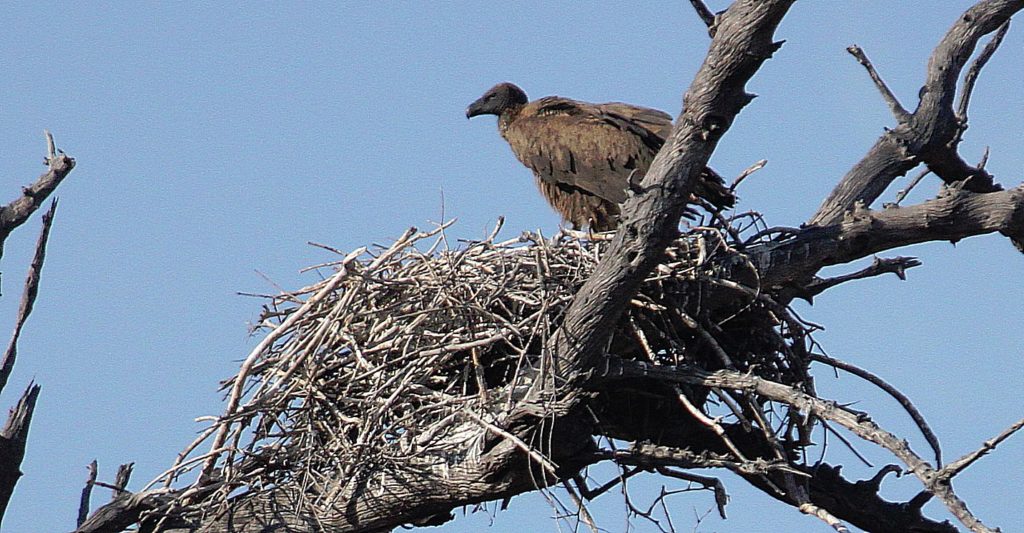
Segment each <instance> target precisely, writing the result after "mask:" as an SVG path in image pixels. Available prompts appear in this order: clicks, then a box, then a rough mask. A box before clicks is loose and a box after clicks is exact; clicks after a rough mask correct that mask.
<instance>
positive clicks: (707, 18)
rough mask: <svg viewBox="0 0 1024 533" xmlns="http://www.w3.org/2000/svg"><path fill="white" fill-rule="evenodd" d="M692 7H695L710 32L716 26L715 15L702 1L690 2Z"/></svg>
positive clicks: (692, 0)
mask: <svg viewBox="0 0 1024 533" xmlns="http://www.w3.org/2000/svg"><path fill="white" fill-rule="evenodd" d="M690 5H692V6H693V9H694V11H696V12H697V16H698V17H700V20H701V21H703V22H704V25H705V26H707V27H708V29H709V30H710V29H711V28H712V27H713V26H714V25H715V14H714V13H712V12H711V10H710V9H708V6H707V5H706V4H704V2H703V1H702V0H690Z"/></svg>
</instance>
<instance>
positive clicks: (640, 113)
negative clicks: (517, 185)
mask: <svg viewBox="0 0 1024 533" xmlns="http://www.w3.org/2000/svg"><path fill="white" fill-rule="evenodd" d="M478 115H497V117H498V132H499V133H501V136H502V137H504V139H505V140H506V141H508V144H509V146H511V147H512V152H513V153H515V156H516V158H517V159H519V161H520V162H522V163H523V164H524V165H526V166H527V167H528V168H529V169H530V170H532V171H533V175H534V177H535V178H536V181H537V187H538V188H540V192H541V194H543V195H544V198H545V199H547V201H548V203H549V204H551V207H553V208H554V209H555V211H558V213H559V214H561V215H562V218H563V219H564V220H565V221H566V222H568V223H570V224H572V225H573V227H574V228H575V229H582V228H583V227H584V226H589V227H590V229H591V230H593V231H610V230H613V229H615V227H616V226H617V225H618V218H619V204H621V203H622V202H623V201H624V200H625V199H626V189H627V188H628V187H629V181H630V177H631V175H632V174H634V173H636V176H635V179H639V178H642V177H643V175H644V174H645V173H646V172H647V168H648V167H650V165H651V161H653V160H654V155H655V154H657V153H658V150H659V149H661V145H662V144H664V143H665V140H666V139H667V138H668V136H669V134H670V133H671V132H672V117H671V116H669V115H668V114H667V113H664V112H662V111H658V110H656V109H650V108H646V107H640V106H635V105H630V104H624V103H621V102H612V103H607V104H591V103H587V102H580V101H576V100H570V99H569V98H562V97H559V96H547V97H544V98H541V99H539V100H534V101H533V102H530V101H529V100H527V98H526V93H525V92H523V90H522V89H520V88H519V87H517V86H515V85H514V84H511V83H499V84H498V85H495V86H494V87H492V88H490V89H489V90H488V91H487V92H486V93H484V95H483V96H481V97H480V98H479V99H477V100H476V101H475V102H473V103H472V104H470V105H469V107H468V108H467V109H466V118H472V117H475V116H478ZM695 193H696V195H697V196H699V197H701V198H703V199H705V200H707V201H708V202H710V203H711V204H713V205H715V206H716V207H718V208H720V209H722V208H726V207H732V205H733V203H734V202H735V200H736V198H735V197H734V196H733V194H732V191H730V190H729V189H728V188H727V187H726V186H725V184H724V182H723V181H722V178H721V176H719V175H718V174H717V173H715V172H714V171H713V170H711V169H709V168H706V169H704V172H703V173H702V176H701V181H700V182H699V183H698V184H697V187H696V190H695Z"/></svg>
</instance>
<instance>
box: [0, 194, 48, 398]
mask: <svg viewBox="0 0 1024 533" xmlns="http://www.w3.org/2000/svg"><path fill="white" fill-rule="evenodd" d="M56 210H57V200H54V201H53V202H52V203H51V204H50V209H49V210H48V211H47V212H46V213H45V214H43V229H42V231H40V232H39V240H38V241H36V251H35V255H33V257H32V263H31V264H30V265H29V268H28V276H27V279H26V280H25V289H24V291H23V292H22V295H21V305H20V306H19V308H18V318H17V321H16V322H15V324H14V334H13V335H11V342H10V343H9V344H8V345H7V351H5V352H4V357H3V359H2V360H0V391H2V390H3V389H4V387H6V386H7V380H8V378H10V376H11V372H12V371H13V370H14V361H15V359H17V355H18V337H20V336H21V330H22V328H23V327H25V321H26V320H28V315H30V314H31V313H32V306H33V305H35V302H36V296H37V295H38V294H39V278H40V275H41V274H42V270H43V260H45V259H46V241H47V240H48V239H49V238H50V227H51V226H52V225H53V215H54V213H55V212H56Z"/></svg>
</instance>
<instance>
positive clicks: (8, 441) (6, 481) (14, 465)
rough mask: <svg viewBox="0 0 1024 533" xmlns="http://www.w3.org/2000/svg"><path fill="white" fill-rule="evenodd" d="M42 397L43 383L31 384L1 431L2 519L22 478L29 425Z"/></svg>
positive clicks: (0, 490) (0, 480)
mask: <svg viewBox="0 0 1024 533" xmlns="http://www.w3.org/2000/svg"><path fill="white" fill-rule="evenodd" d="M38 397H39V385H36V384H35V383H29V385H28V387H27V388H26V389H25V392H24V393H23V394H22V395H21V399H19V400H18V405H16V406H15V407H14V408H13V409H11V412H10V413H9V415H8V417H7V423H6V424H5V425H4V428H3V430H0V519H2V518H3V515H4V514H5V513H6V512H7V504H8V503H10V501H11V494H13V493H14V485H15V484H16V483H17V482H18V478H20V477H21V470H20V465H21V460H22V458H24V457H25V443H26V442H27V441H28V427H29V425H30V424H31V423H32V413H33V412H34V411H35V408H36V399H37V398H38Z"/></svg>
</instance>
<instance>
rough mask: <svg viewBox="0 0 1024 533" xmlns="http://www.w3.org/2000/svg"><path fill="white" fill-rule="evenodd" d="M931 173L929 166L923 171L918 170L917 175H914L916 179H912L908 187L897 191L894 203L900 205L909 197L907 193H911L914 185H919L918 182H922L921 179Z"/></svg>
mask: <svg viewBox="0 0 1024 533" xmlns="http://www.w3.org/2000/svg"><path fill="white" fill-rule="evenodd" d="M929 173H931V169H930V168H928V167H925V168H924V169H922V170H921V172H918V173H917V175H916V176H914V179H912V180H910V183H908V184H907V186H906V187H904V188H902V189H900V190H899V191H898V192H897V193H896V200H895V201H893V203H892V205H893V206H896V207H899V205H900V202H902V201H903V200H904V199H905V198H906V197H907V195H908V194H910V191H912V190H914V187H917V184H918V183H921V180H922V179H924V177H925V176H927V175H928V174H929Z"/></svg>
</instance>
